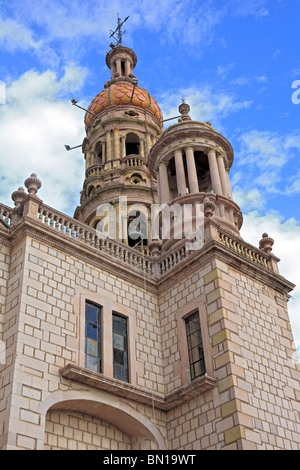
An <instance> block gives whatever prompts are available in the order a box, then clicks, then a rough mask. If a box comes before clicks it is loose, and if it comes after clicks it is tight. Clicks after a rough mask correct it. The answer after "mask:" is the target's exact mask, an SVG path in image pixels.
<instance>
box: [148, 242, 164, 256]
mask: <svg viewBox="0 0 300 470" xmlns="http://www.w3.org/2000/svg"><path fill="white" fill-rule="evenodd" d="M161 247H162V241H161V240H160V239H158V240H152V241H151V242H150V243H149V250H150V254H151V256H152V257H153V258H158V257H159V254H160V250H161Z"/></svg>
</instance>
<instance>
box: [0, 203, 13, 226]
mask: <svg viewBox="0 0 300 470" xmlns="http://www.w3.org/2000/svg"><path fill="white" fill-rule="evenodd" d="M12 214H13V209H11V208H10V207H8V206H5V205H4V204H0V220H2V221H3V222H4V223H5V224H6V225H8V226H11V225H12Z"/></svg>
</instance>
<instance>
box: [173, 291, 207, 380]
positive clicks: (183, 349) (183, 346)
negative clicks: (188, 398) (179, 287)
mask: <svg viewBox="0 0 300 470" xmlns="http://www.w3.org/2000/svg"><path fill="white" fill-rule="evenodd" d="M195 312H198V314H199V318H200V326H201V332H202V343H203V351H204V358H205V366H206V375H207V376H209V377H214V366H213V359H212V358H213V351H212V345H211V342H210V336H209V327H208V315H207V310H206V303H205V299H197V300H193V301H191V302H188V303H187V304H185V305H184V306H183V307H181V308H180V309H179V310H178V312H177V331H178V349H179V353H180V360H179V361H178V362H177V363H175V364H174V374H175V375H181V381H182V385H188V384H190V383H191V382H192V379H191V373H190V363H189V356H188V343H187V337H186V327H185V319H186V318H188V317H189V316H190V315H192V314H193V313H195ZM200 379H201V378H200ZM194 380H196V379H194Z"/></svg>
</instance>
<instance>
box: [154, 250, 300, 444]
mask: <svg viewBox="0 0 300 470" xmlns="http://www.w3.org/2000/svg"><path fill="white" fill-rule="evenodd" d="M186 274H187V273H184V279H185V280H184V281H183V280H182V282H178V283H177V284H174V286H170V289H169V291H166V292H165V293H164V295H163V296H162V298H161V299H160V308H161V316H162V328H163V336H162V338H163V341H164V342H165V344H166V345H167V346H168V347H169V348H168V349H167V348H166V349H165V368H166V375H165V377H166V381H167V383H166V387H167V388H168V389H172V388H175V387H176V385H177V384H179V383H180V381H184V380H185V377H186V375H185V374H186V369H185V368H184V365H183V363H184V361H185V358H184V357H183V349H182V344H180V343H182V341H184V340H182V338H183V327H182V319H183V318H184V316H185V315H187V314H188V313H189V312H190V313H192V312H193V311H194V309H196V308H198V309H199V313H200V320H201V327H202V335H203V342H204V352H205V356H206V362H207V371H208V374H209V375H212V376H214V377H216V378H217V379H218V382H217V385H216V387H215V388H213V389H212V390H209V391H207V392H205V393H202V394H200V395H199V396H198V397H197V398H194V399H192V400H190V401H189V403H187V404H185V405H184V406H181V407H177V408H176V409H173V410H170V411H169V412H168V417H167V421H168V437H169V445H170V448H180V449H220V448H224V447H225V448H229V449H299V448H300V426H299V411H300V403H299V400H300V393H299V390H300V368H299V364H297V363H295V355H294V352H295V349H294V347H293V337H292V334H291V328H290V323H289V318H288V313H287V308H286V304H287V297H286V295H285V294H283V293H282V292H279V291H278V289H277V288H276V283H275V282H274V287H272V285H270V281H269V282H266V283H265V282H262V279H263V278H261V280H260V281H259V280H258V279H255V275H254V274H253V273H251V271H249V273H245V274H243V272H242V271H241V270H238V269H237V268H234V267H231V266H229V265H228V264H227V263H225V262H222V261H220V260H218V259H215V260H212V261H211V262H210V263H207V264H206V265H204V266H203V267H202V266H200V267H199V273H196V274H195V272H194V273H191V274H190V276H187V275H186ZM256 277H257V278H259V276H256ZM180 325H181V326H180ZM207 333H208V335H207ZM206 335H207V336H206ZM207 338H208V341H207ZM180 371H181V372H183V373H182V374H181V377H180ZM187 375H188V373H187Z"/></svg>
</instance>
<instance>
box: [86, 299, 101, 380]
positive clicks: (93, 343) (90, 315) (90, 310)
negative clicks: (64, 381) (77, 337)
mask: <svg viewBox="0 0 300 470" xmlns="http://www.w3.org/2000/svg"><path fill="white" fill-rule="evenodd" d="M101 312H102V307H100V306H99V305H96V304H93V303H92V302H86V304H85V367H86V368H87V369H90V370H93V371H95V372H102V363H101V360H102V339H101Z"/></svg>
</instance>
